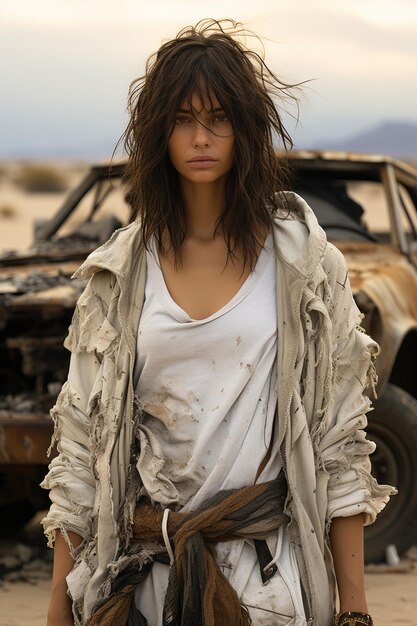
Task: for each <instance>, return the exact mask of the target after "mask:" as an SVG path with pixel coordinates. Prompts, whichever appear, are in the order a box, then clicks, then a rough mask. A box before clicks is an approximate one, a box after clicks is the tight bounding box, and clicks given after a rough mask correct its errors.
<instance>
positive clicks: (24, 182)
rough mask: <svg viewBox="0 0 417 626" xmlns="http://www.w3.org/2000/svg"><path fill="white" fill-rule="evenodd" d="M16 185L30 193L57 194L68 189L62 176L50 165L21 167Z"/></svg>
mask: <svg viewBox="0 0 417 626" xmlns="http://www.w3.org/2000/svg"><path fill="white" fill-rule="evenodd" d="M16 183H17V184H18V185H19V187H21V188H22V189H24V191H27V192H30V193H59V192H62V191H65V190H66V189H67V188H68V182H67V179H66V177H65V176H64V174H63V173H62V172H60V171H59V170H58V169H57V168H54V167H52V166H50V165H23V166H22V168H21V170H20V172H19V173H18V175H17V177H16Z"/></svg>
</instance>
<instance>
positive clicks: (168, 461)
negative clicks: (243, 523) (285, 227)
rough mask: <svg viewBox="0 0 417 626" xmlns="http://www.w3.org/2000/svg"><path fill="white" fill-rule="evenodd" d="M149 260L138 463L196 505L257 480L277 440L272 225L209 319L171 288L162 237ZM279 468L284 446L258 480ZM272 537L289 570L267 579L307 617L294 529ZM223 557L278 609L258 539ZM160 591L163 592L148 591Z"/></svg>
mask: <svg viewBox="0 0 417 626" xmlns="http://www.w3.org/2000/svg"><path fill="white" fill-rule="evenodd" d="M147 265H148V275H147V281H146V289H145V303H144V307H143V310H142V314H141V319H140V323H139V332H138V341H137V360H136V366H135V372H134V381H135V387H136V394H137V398H138V402H139V405H140V407H141V409H142V410H143V412H144V418H143V423H142V425H141V427H140V443H141V452H140V456H139V459H138V462H137V467H138V470H139V472H140V475H141V479H142V481H143V484H144V487H145V489H146V491H147V493H148V494H149V496H150V497H151V498H152V499H153V500H154V501H156V502H159V503H160V504H161V505H162V506H164V507H169V508H173V509H181V510H184V511H186V510H196V509H197V508H198V507H199V506H201V504H202V503H203V502H204V501H205V500H206V499H207V498H209V497H211V496H213V495H214V494H216V493H217V492H218V491H219V490H221V489H231V488H240V487H243V486H245V485H250V484H253V483H254V482H255V480H256V474H257V471H258V468H259V466H260V464H261V462H262V460H263V458H264V456H265V454H266V452H267V450H268V448H269V446H270V442H271V437H272V429H273V425H274V416H275V408H276V403H277V397H276V380H277V373H276V351H277V350H276V342H277V320H276V315H277V313H276V289H275V280H276V278H275V257H274V248H273V242H272V235H271V234H269V235H268V237H267V239H266V241H265V245H264V248H263V250H262V251H261V253H260V255H259V257H258V260H257V263H256V266H255V268H254V270H253V272H251V274H250V275H249V276H248V278H247V279H246V280H245V282H244V284H243V285H242V286H241V288H240V289H239V291H238V292H237V293H236V295H235V296H234V297H233V298H232V299H231V300H230V301H229V302H228V303H227V304H226V305H225V306H223V307H222V308H221V309H219V310H218V311H217V312H216V313H214V314H213V315H211V316H210V317H207V318H205V319H201V320H194V319H192V318H191V317H190V316H189V315H188V314H187V313H186V312H185V311H184V310H183V309H181V308H180V307H179V306H178V305H177V304H176V303H175V302H174V301H173V299H172V298H171V296H170V294H169V291H168V289H167V286H166V284H165V281H164V277H163V274H162V271H161V268H160V265H159V259H158V254H157V250H156V246H155V243H154V241H151V244H150V250H149V252H147ZM275 439H276V438H275ZM280 468H281V460H280V456H279V451H278V449H277V448H275V449H274V448H273V449H272V451H271V458H270V459H269V461H268V463H267V465H266V467H265V468H264V470H263V472H262V474H261V475H260V477H259V478H258V481H259V482H263V481H267V480H271V479H272V478H275V477H276V476H277V475H278V472H279V470H280ZM268 543H269V544H270V548H271V549H272V551H273V552H272V553H273V554H275V553H276V548H277V545H280V546H282V547H281V557H280V562H281V566H280V564H279V563H278V566H279V567H280V571H281V570H282V566H283V563H284V561H285V563H286V568H285V567H284V569H286V570H287V574H285V573H284V572H283V571H281V574H282V577H281V576H279V575H276V576H275V577H274V578H273V579H271V581H270V583H269V585H267V587H268V588H269V590H270V591H271V592H272V591H273V588H274V586H277V585H278V586H279V585H281V587H282V586H284V587H288V588H289V589H287V591H286V594H287V596H288V598H287V600H285V597H286V596H285V593H284V592H283V589H282V588H279V589H278V588H277V589H276V590H275V591H276V592H278V591H279V593H278V596H279V601H278V602H279V603H281V604H282V603H284V604H285V603H287V606H285V607H284V610H285V611H290V609H289V605H288V603H290V604H292V605H293V608H292V616H293V615H296V616H300V621H296V622H294V625H295V624H297V626H298V624H300V626H301V625H302V624H305V620H304V617H301V616H303V615H304V612H303V609H302V602H301V592H300V585H299V576H298V570H297V568H296V564H295V559H294V555H293V554H292V552H291V551H290V550H289V545H288V542H287V533H286V532H285V531H282V532H281V534H280V538H279V541H278V533H277V534H276V536H275V537H273V538H271V542H269V541H268ZM217 558H218V561H219V563H220V564H221V566H222V569H223V572H224V573H225V574H226V575H227V577H228V578H229V579H230V582H231V583H232V584H233V586H234V587H235V589H236V591H237V592H238V595H239V596H240V597H241V598H242V601H245V604H247V605H248V606H249V607H250V606H252V607H253V611H256V610H259V611H262V609H261V607H260V605H259V602H260V603H261V604H263V605H265V606H267V607H268V609H269V610H271V608H272V607H273V606H274V601H273V599H271V597H269V598H266V600H265V588H263V589H262V588H261V587H262V585H261V586H260V587H259V583H260V575H259V567H258V564H257V558H256V553H255V550H254V548H253V545H252V544H251V543H250V542H246V541H244V540H240V541H232V542H225V543H223V544H217ZM254 577H255V579H256V580H257V583H256V584H255V585H254V580H255V579H254ZM288 577H289V578H290V580H287V579H288ZM165 578H167V568H166V566H162V565H160V564H158V566H157V567H155V565H154V567H153V568H152V575H150V576H148V578H147V579H146V581H145V582H144V583H142V584H141V585H139V589H138V592H137V594H136V602H137V605H138V606H139V607H140V610H141V611H142V612H144V614H146V616H147V617H148V621H149V620H150V621H149V624H150V626H151V624H153V623H155V625H156V624H158V623H159V617H158V618H157V617H156V615H155V614H154V613H152V611H154V605H155V603H156V604H157V605H158V603H159V604H160V599H161V597H163V595H164V588H166V585H165V582H164V581H165ZM258 579H259V580H258ZM274 579H276V580H275V582H274ZM256 585H258V587H259V588H257V587H256ZM255 588H256V589H257V591H256V594H255V595H256V597H255V599H253V598H252V595H251V590H253V589H255ZM158 590H159V591H158ZM261 592H262V593H261ZM152 594H154V596H155V597H154V598H152V600H151V601H149V599H150V598H151V597H152ZM158 594H159V595H158ZM248 594H249V595H248ZM266 595H267V596H268V595H271V593H269V594H268V593H267V594H266ZM272 595H274V596H275V595H276V593H275V594H272ZM261 596H262V597H261ZM158 599H159V602H158ZM276 602H277V600H275V603H276ZM256 603H258V606H259V609H256V606H257V605H256ZM281 604H280V605H279V606H281ZM277 606H278V605H277ZM294 607H295V608H294ZM150 613H151V614H150ZM262 613H263V611H262ZM158 615H159V614H158ZM273 615H274V620H275V621H272V622H271V623H274V624H276V623H278V622H277V621H276V620H277V617H278V616H277V613H276V612H274V613H273ZM296 619H297V618H296ZM152 620H156V621H152ZM254 623H256V622H254ZM262 623H265V622H262ZM279 623H281V622H279ZM282 623H285V622H282Z"/></svg>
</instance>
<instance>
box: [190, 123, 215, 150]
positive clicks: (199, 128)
mask: <svg viewBox="0 0 417 626" xmlns="http://www.w3.org/2000/svg"><path fill="white" fill-rule="evenodd" d="M193 131H194V133H193V144H194V145H195V146H208V145H210V141H211V139H210V136H211V131H210V129H209V128H207V127H206V126H205V125H204V124H203V123H201V122H198V121H197V120H195V121H194V128H193Z"/></svg>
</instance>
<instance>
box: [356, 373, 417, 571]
mask: <svg viewBox="0 0 417 626" xmlns="http://www.w3.org/2000/svg"><path fill="white" fill-rule="evenodd" d="M367 433H368V437H369V439H371V440H372V441H374V442H375V443H376V445H377V448H376V450H375V452H374V454H372V456H371V462H372V474H373V476H375V478H376V479H377V481H378V482H379V483H380V484H385V485H394V487H396V488H397V489H398V494H397V495H396V496H393V497H392V498H391V499H390V501H389V502H388V504H387V506H386V507H385V509H384V510H383V511H382V512H381V513H380V514H379V515H378V517H377V520H376V522H375V523H374V524H372V525H370V526H367V527H366V528H365V561H366V562H367V563H378V562H380V561H383V560H385V549H386V547H387V545H389V544H395V546H396V547H397V550H398V552H399V553H400V554H402V553H404V552H405V551H406V550H407V549H408V548H409V547H410V546H411V545H413V543H414V542H416V541H417V521H416V520H417V481H416V476H417V400H416V399H415V398H414V397H413V396H411V395H410V394H409V393H407V392H406V391H404V390H403V389H401V388H400V387H397V386H395V385H392V384H388V385H387V387H386V390H385V391H384V393H383V395H382V396H381V398H379V399H378V400H376V401H375V403H374V410H373V411H372V412H371V413H369V414H368V428H367Z"/></svg>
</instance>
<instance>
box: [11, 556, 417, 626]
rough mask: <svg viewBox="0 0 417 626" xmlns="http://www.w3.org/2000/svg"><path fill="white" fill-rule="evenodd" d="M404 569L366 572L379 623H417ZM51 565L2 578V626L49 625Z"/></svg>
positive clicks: (413, 567)
mask: <svg viewBox="0 0 417 626" xmlns="http://www.w3.org/2000/svg"><path fill="white" fill-rule="evenodd" d="M401 564H402V567H403V568H404V571H403V572H392V573H390V568H388V567H382V569H381V571H379V572H378V573H367V574H366V589H367V597H368V605H369V610H370V612H371V613H372V616H373V618H374V624H375V626H404V625H407V626H416V624H417V563H416V562H415V561H414V562H413V561H402V563H401ZM50 576H51V564H45V563H43V564H42V563H41V562H39V561H37V562H36V563H35V562H34V568H33V569H27V568H24V569H23V570H21V571H20V572H15V574H14V577H15V580H3V581H1V580H0V624H1V626H45V625H46V611H47V606H48V598H49V589H50Z"/></svg>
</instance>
